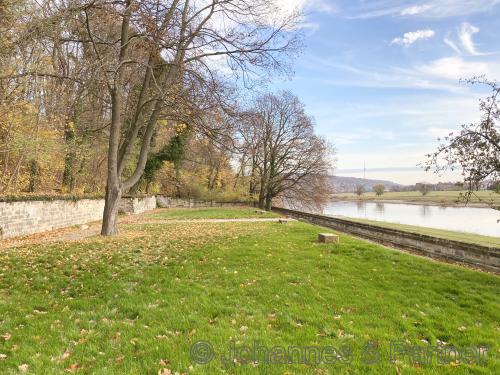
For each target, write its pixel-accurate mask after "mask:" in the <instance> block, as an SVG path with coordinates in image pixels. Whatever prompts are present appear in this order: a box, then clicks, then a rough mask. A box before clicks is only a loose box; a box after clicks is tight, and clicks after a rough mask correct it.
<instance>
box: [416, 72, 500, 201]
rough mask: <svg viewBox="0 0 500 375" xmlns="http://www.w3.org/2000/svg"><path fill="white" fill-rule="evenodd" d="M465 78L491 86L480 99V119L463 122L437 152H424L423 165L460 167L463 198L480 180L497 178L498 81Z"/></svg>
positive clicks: (499, 177)
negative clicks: (463, 185)
mask: <svg viewBox="0 0 500 375" xmlns="http://www.w3.org/2000/svg"><path fill="white" fill-rule="evenodd" d="M467 82H468V83H470V84H481V85H486V86H489V88H490V89H491V90H492V94H491V95H490V96H489V97H488V98H486V99H483V100H481V102H480V106H479V107H480V110H481V112H482V116H481V119H480V120H479V122H477V123H472V124H466V125H462V129H461V130H460V132H459V133H457V134H454V133H451V134H450V135H449V136H447V137H446V138H445V139H444V141H443V142H442V143H441V144H440V145H439V147H438V149H437V151H436V152H434V153H433V154H429V155H427V156H428V161H427V163H426V165H425V168H426V170H434V171H435V172H436V173H441V172H442V171H444V170H446V169H447V168H450V169H452V170H453V169H457V168H459V169H461V170H462V175H463V177H464V180H465V182H466V184H467V188H468V192H467V194H466V195H465V199H466V201H468V200H469V199H470V197H471V195H472V194H473V193H474V191H475V190H477V189H478V187H479V184H480V183H481V182H482V181H486V180H488V179H489V180H491V181H498V180H500V123H499V120H500V107H499V100H500V98H499V97H500V85H499V84H498V82H496V81H490V80H487V79H485V78H484V77H476V78H472V79H470V80H468V81H467ZM492 206H493V204H492ZM496 208H498V207H496Z"/></svg>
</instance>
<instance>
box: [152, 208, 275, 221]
mask: <svg viewBox="0 0 500 375" xmlns="http://www.w3.org/2000/svg"><path fill="white" fill-rule="evenodd" d="M278 216H279V215H276V214H275V213H272V212H266V211H262V210H259V209H258V208H252V207H222V208H197V209H191V208H176V209H166V210H161V211H157V212H154V213H150V214H147V215H146V217H148V218H154V219H162V220H184V219H237V218H273V217H278Z"/></svg>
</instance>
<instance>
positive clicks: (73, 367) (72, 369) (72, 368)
mask: <svg viewBox="0 0 500 375" xmlns="http://www.w3.org/2000/svg"><path fill="white" fill-rule="evenodd" d="M79 369H80V366H79V365H78V363H73V364H71V365H69V367H68V368H67V369H66V371H67V372H71V373H74V372H77V371H78V370H79Z"/></svg>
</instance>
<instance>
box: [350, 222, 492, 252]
mask: <svg viewBox="0 0 500 375" xmlns="http://www.w3.org/2000/svg"><path fill="white" fill-rule="evenodd" d="M342 219H343V220H351V221H355V222H358V223H365V224H371V225H376V226H379V227H383V228H391V229H398V230H402V231H405V232H411V233H417V234H425V235H428V236H432V237H439V238H445V239H448V240H453V241H460V242H466V243H472V244H478V245H483V246H489V247H498V248H500V237H489V236H482V235H479V234H473V233H463V232H454V231H449V230H443V229H435V228H425V227H418V226H415V225H406V224H395V223H388V222H385V221H376V220H367V219H358V218H345V217H343V218H342Z"/></svg>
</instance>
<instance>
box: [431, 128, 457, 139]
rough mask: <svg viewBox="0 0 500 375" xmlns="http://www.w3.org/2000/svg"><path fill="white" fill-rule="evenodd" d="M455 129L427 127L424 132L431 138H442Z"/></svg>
mask: <svg viewBox="0 0 500 375" xmlns="http://www.w3.org/2000/svg"><path fill="white" fill-rule="evenodd" d="M456 131H457V129H452V128H434V127H431V128H427V129H426V132H427V134H428V135H429V136H431V137H432V138H443V137H447V136H449V135H450V134H451V133H454V132H456Z"/></svg>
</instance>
